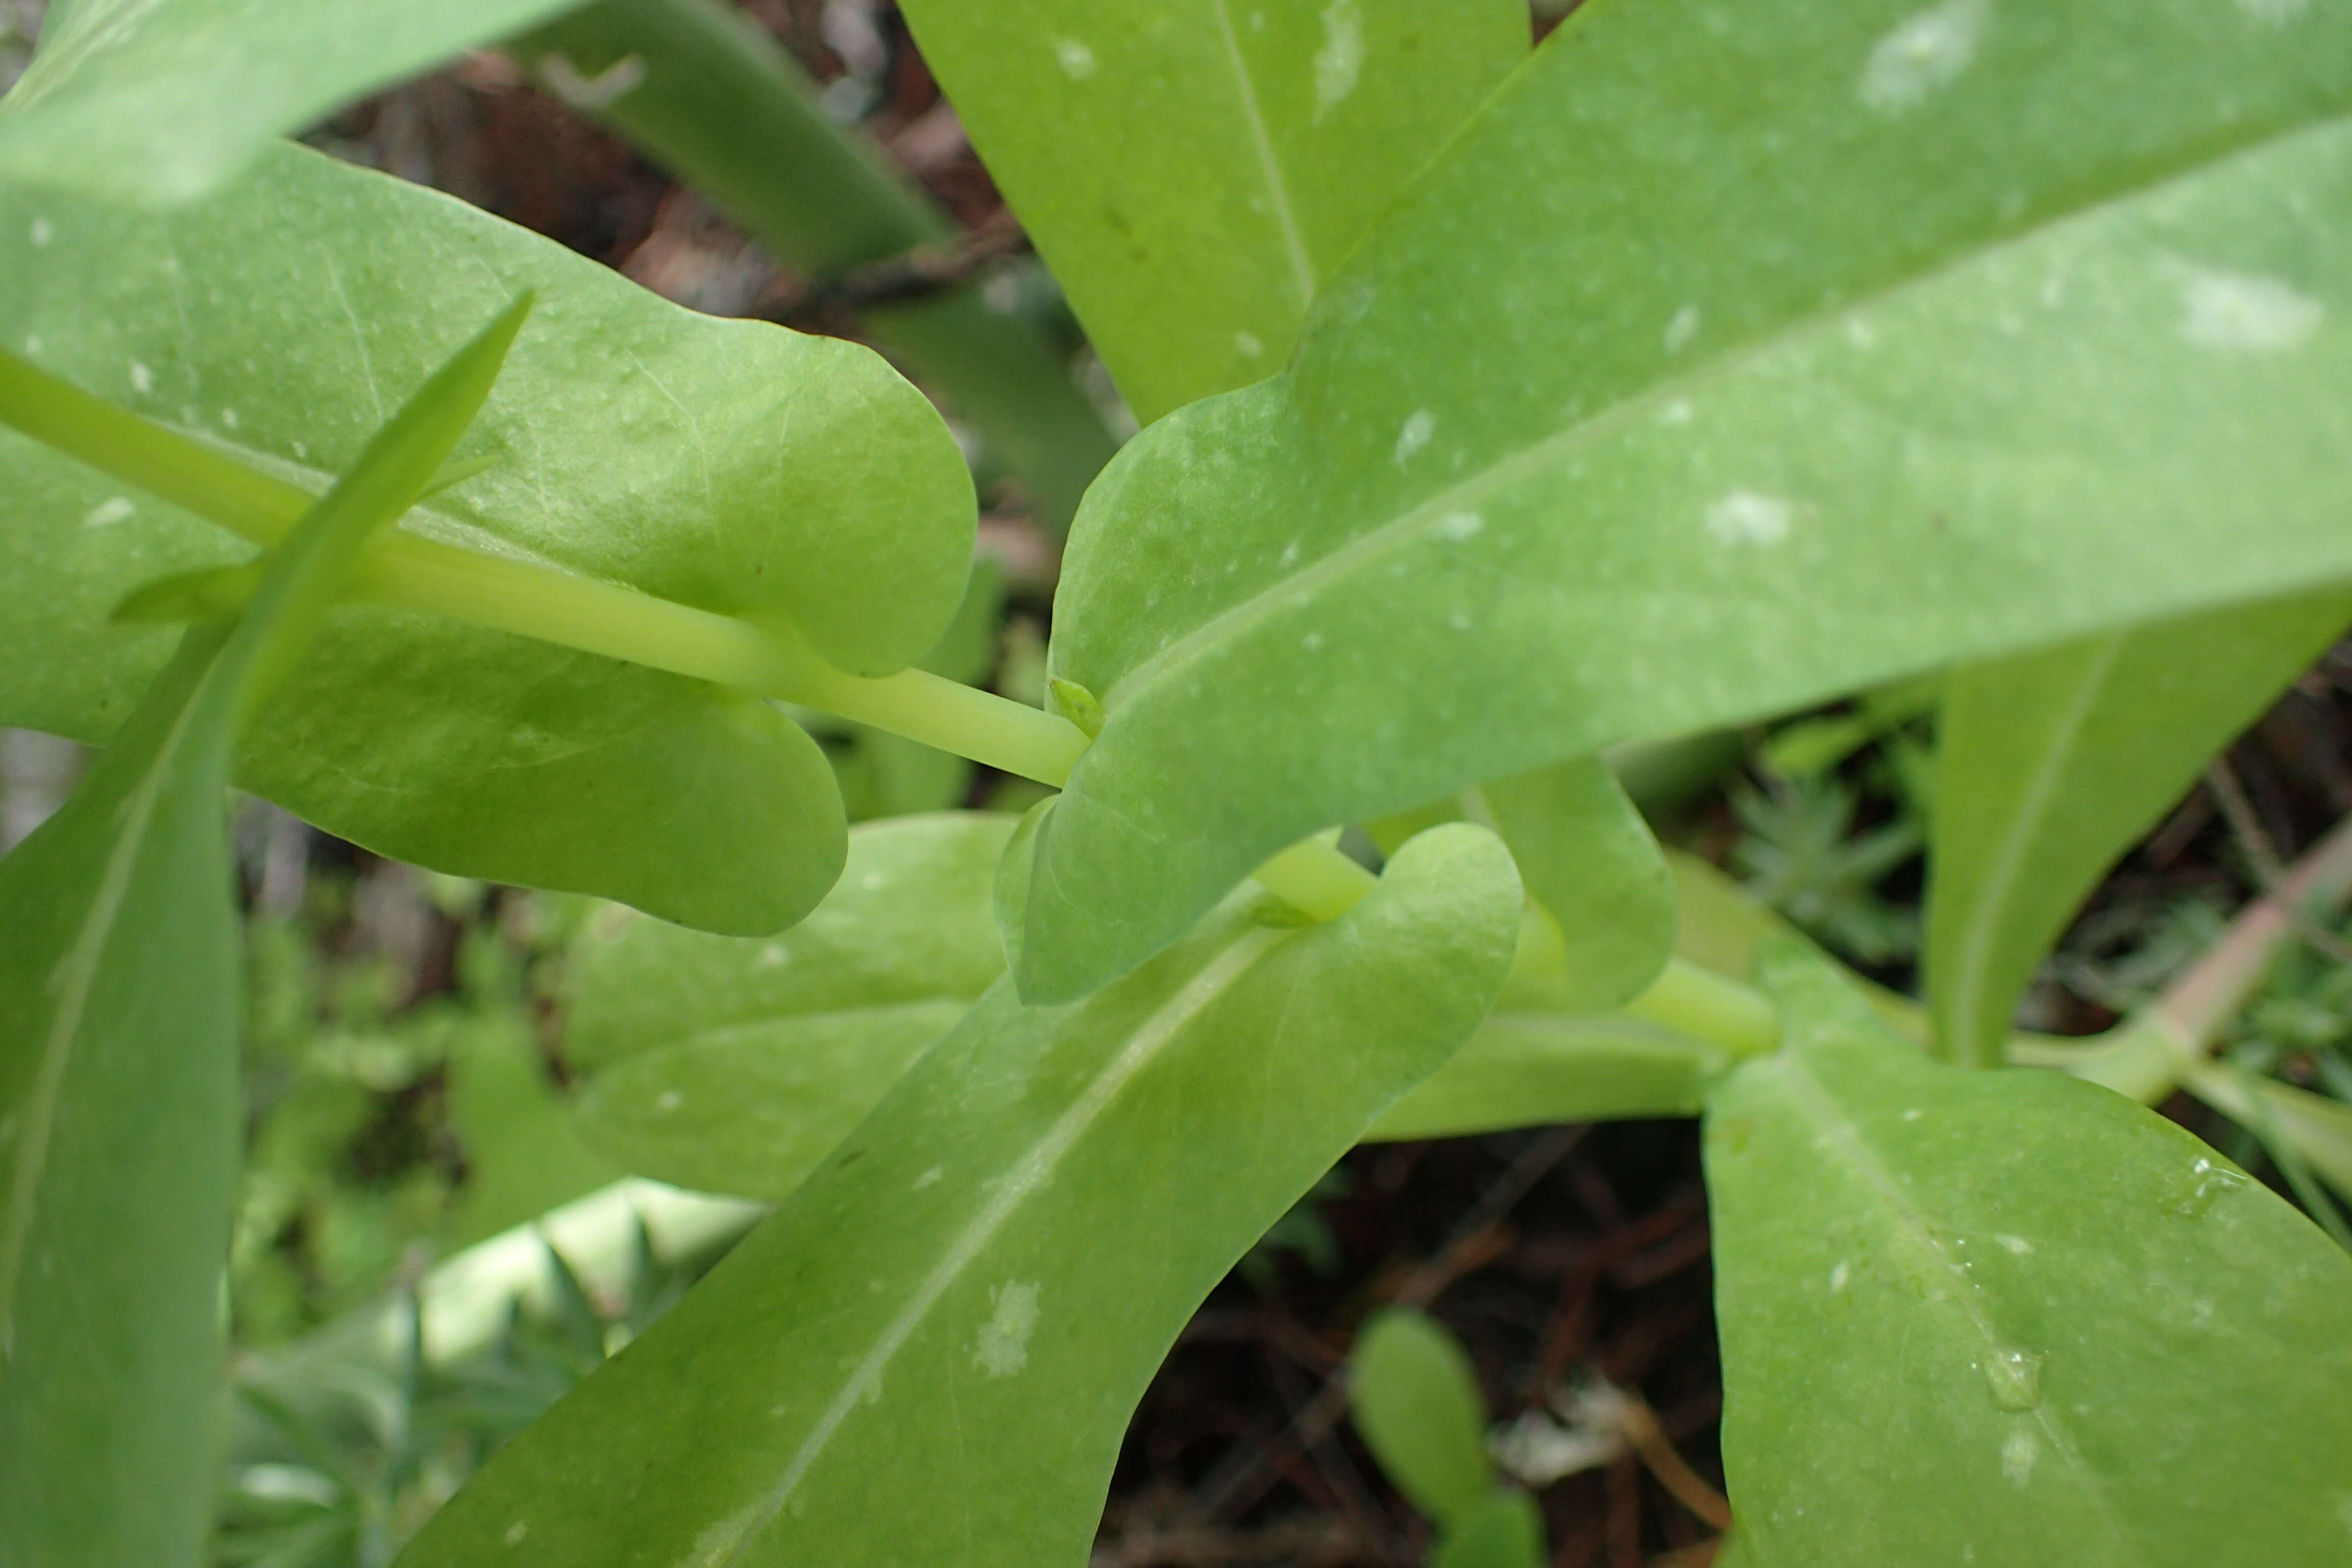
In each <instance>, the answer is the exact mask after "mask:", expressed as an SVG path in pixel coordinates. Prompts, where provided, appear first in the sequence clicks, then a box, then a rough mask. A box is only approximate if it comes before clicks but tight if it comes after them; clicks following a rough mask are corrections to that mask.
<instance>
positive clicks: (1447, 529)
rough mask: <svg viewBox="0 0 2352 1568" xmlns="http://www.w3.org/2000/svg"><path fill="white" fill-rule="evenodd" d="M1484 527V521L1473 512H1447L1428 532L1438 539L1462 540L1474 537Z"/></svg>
mask: <svg viewBox="0 0 2352 1568" xmlns="http://www.w3.org/2000/svg"><path fill="white" fill-rule="evenodd" d="M1485 527H1486V519H1485V518H1483V517H1480V516H1479V515H1478V514H1477V513H1476V512H1475V511H1449V512H1447V513H1446V514H1445V515H1444V517H1441V518H1439V519H1438V520H1437V526H1436V527H1435V528H1433V529H1432V530H1431V532H1432V533H1434V534H1435V535H1436V536H1437V537H1438V538H1440V539H1453V540H1462V539H1469V538H1472V537H1474V536H1475V534H1477V532H1478V531H1480V530H1481V529H1483V528H1485Z"/></svg>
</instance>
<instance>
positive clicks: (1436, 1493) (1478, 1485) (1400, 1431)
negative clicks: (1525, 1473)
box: [1348, 1307, 1495, 1526]
mask: <svg viewBox="0 0 2352 1568" xmlns="http://www.w3.org/2000/svg"><path fill="white" fill-rule="evenodd" d="M1348 1405H1349V1411H1350V1413H1351V1414H1352V1415H1354V1417H1355V1422H1356V1430H1357V1431H1358V1432H1359V1433H1360V1434H1361V1435H1362V1436H1363V1439H1364V1445H1365V1447H1369V1448H1370V1449H1371V1451H1372V1455H1373V1457H1374V1458H1377V1459H1379V1460H1380V1462H1381V1469H1383V1470H1385V1471H1387V1472H1388V1477H1389V1479H1390V1480H1391V1481H1393V1482H1394V1483H1395V1484H1396V1489H1397V1490H1399V1491H1401V1492H1402V1493H1403V1494H1404V1495H1405V1496H1406V1497H1407V1498H1409V1499H1411V1500H1412V1506H1413V1507H1415V1508H1417V1509H1419V1510H1421V1511H1422V1512H1423V1513H1425V1514H1427V1515H1428V1516H1429V1517H1430V1518H1432V1519H1433V1520H1435V1521H1437V1522H1438V1523H1439V1524H1441V1525H1446V1526H1453V1525H1466V1524H1467V1523H1468V1522H1469V1521H1470V1519H1471V1516H1472V1515H1474V1514H1475V1512H1476V1511H1477V1510H1478V1508H1479V1505H1480V1504H1482V1503H1484V1502H1485V1501H1486V1499H1487V1496H1488V1494H1490V1493H1491V1492H1493V1490H1494V1489H1495V1468H1494V1466H1493V1465H1491V1464H1489V1463H1488V1462H1487V1459H1486V1396H1485V1395H1484V1394H1480V1393H1479V1392H1478V1377H1477V1373H1475V1371H1473V1370H1472V1368H1471V1365H1470V1357H1469V1356H1468V1355H1467V1354H1466V1353H1465V1352H1464V1351H1463V1349H1462V1345H1461V1342H1459V1341H1458V1340H1456V1339H1455V1338H1454V1336H1453V1335H1452V1334H1450V1333H1447V1332H1446V1331H1445V1330H1444V1328H1442V1327H1441V1326H1439V1325H1438V1324H1437V1323H1436V1322H1435V1321H1433V1320H1432V1319H1430V1318H1429V1317H1428V1316H1427V1315H1426V1314H1425V1313H1422V1312H1418V1311H1415V1310H1412V1308H1410V1307H1390V1308H1386V1309H1383V1310H1381V1311H1379V1312H1377V1313H1375V1314H1373V1316H1372V1318H1371V1320H1370V1321H1369V1322H1367V1323H1366V1324H1365V1325H1364V1330H1363V1332H1362V1333H1360V1334H1359V1335H1358V1336H1357V1338H1356V1348H1355V1349H1354V1351H1352V1352H1350V1353H1349V1357H1348Z"/></svg>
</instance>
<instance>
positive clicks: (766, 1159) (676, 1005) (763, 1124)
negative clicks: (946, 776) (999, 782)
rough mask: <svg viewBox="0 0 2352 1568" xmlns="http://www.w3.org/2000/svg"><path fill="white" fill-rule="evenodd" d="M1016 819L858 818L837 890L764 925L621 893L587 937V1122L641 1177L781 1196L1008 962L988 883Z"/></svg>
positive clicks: (582, 1019) (580, 996) (607, 1149)
mask: <svg viewBox="0 0 2352 1568" xmlns="http://www.w3.org/2000/svg"><path fill="white" fill-rule="evenodd" d="M1015 820H1016V819H1015V818H1013V817H1011V816H998V815H991V814H987V813H982V812H961V813H951V814H943V815H940V816H903V817H894V818H890V819H888V820H887V821H882V822H874V823H868V824H866V825H864V826H859V827H856V828H853V829H852V830H851V831H850V835H849V859H848V863H847V865H846V866H845V868H844V869H843V871H842V876H841V880H840V881H839V882H838V883H836V884H835V887H834V889H833V891H832V892H831V893H830V894H828V895H827V896H826V898H825V900H824V902H823V903H821V904H819V905H818V906H817V907H816V910H815V911H814V913H812V914H811V915H810V916H809V917H808V919H806V920H804V921H802V922H801V923H800V924H799V925H797V926H795V927H793V929H792V930H791V931H786V932H784V933H783V934H782V935H781V936H777V937H773V938H771V939H768V940H766V941H746V940H743V939H740V938H734V937H721V936H711V935H708V934H706V933H703V932H699V931H684V930H680V929H679V928H678V927H676V926H670V925H664V924H662V923H660V922H658V921H650V920H645V919H641V918H635V917H630V916H628V915H627V913H626V911H624V910H614V911H613V916H612V918H610V919H607V920H605V921H600V922H599V924H598V926H596V927H593V928H592V934H591V935H590V936H589V937H588V938H587V939H585V943H584V945H583V947H582V948H581V949H579V950H577V958H576V962H577V963H579V964H580V965H581V971H582V973H581V978H580V980H579V981H578V982H577V986H576V992H575V999H574V1001H573V1004H572V1015H571V1021H570V1024H569V1026H568V1028H567V1030H566V1044H567V1047H568V1049H569V1051H570V1053H571V1058H572V1065H573V1067H574V1068H575V1069H576V1070H579V1071H581V1072H583V1074H585V1075H586V1077H587V1082H586V1085H585V1087H584V1088H583V1089H582V1091H581V1093H580V1096H579V1099H578V1100H577V1101H576V1102H575V1110H576V1113H577V1116H578V1119H579V1125H580V1130H581V1134H582V1136H583V1138H584V1139H586V1140H587V1142H589V1144H590V1145H591V1146H592V1147H593V1148H596V1149H598V1150H601V1151H602V1152H604V1153H605V1154H607V1155H608V1156H610V1157H611V1158H613V1159H614V1160H618V1161H619V1162H621V1163H623V1164H625V1166H627V1167H628V1168H629V1169H630V1170H632V1171H635V1172H637V1173H640V1174H642V1175H648V1176H657V1177H659V1178H661V1179H662V1180H664V1181H667V1182H675V1183H677V1184H679V1185H681V1186H688V1187H694V1188H698V1189H701V1190H703V1191H707V1192H721V1193H740V1194H744V1195H746V1196H750V1197H761V1198H768V1199H771V1200H775V1199H781V1198H782V1197H783V1196H784V1195H785V1194H788V1193H790V1192H791V1191H792V1190H793V1188H794V1187H796V1186H798V1185H799V1184H800V1183H801V1180H802V1178H803V1177H804V1176H806V1175H807V1174H808V1173H809V1172H810V1171H811V1170H813V1169H814V1167H815V1166H816V1164H817V1163H818V1162H820V1161H822V1160H823V1159H824V1157H825V1155H827V1154H828V1153H830V1152H833V1150H834V1148H835V1145H837V1144H838V1143H840V1142H841V1141H842V1139H843V1138H845V1137H846V1136H848V1133H849V1131H850V1129H851V1128H853V1127H855V1126H856V1125H857V1123H858V1121H860V1120H861V1119H863V1118H864V1116H865V1115H866V1112H867V1111H868V1110H872V1109H873V1108H874V1105H875V1103H876V1102H877V1101H878V1100H881V1098H882V1096H883V1095H884V1093H885V1092H887V1090H888V1089H889V1087H890V1086H891V1084H893V1083H895V1082H896V1081H898V1077H899V1075H900V1074H901V1073H903V1072H904V1071H905V1070H906V1068H907V1066H908V1063H909V1062H911V1061H912V1060H913V1059H914V1058H915V1057H916V1055H917V1054H918V1053H919V1052H920V1051H921V1050H922V1049H923V1047H926V1046H929V1045H930V1044H931V1043H932V1042H933V1041H935V1040H937V1039H939V1038H940V1037H941V1036H943V1035H945V1034H946V1033H947V1032H948V1031H949V1030H950V1028H952V1027H954V1026H955V1025H956V1023H957V1022H958V1021H959V1020H960V1019H961V1018H962V1016H964V1014H966V1013H967V1012H969V1011H971V1005H972V1004H973V1003H975V1002H977V1001H978V1000H979V999H980V997H981V995H982V993H984V992H985V991H987V989H988V988H989V987H990V986H991V985H992V984H995V983H996V981H997V979H998V977H999V976H1001V975H1002V974H1003V973H1004V958H1003V952H1002V950H1001V949H1000V948H999V947H998V945H997V942H996V931H995V927H994V925H993V923H992V920H991V916H990V901H989V900H990V886H991V879H992V876H993V875H994V873H995V869H996V863H997V859H998V858H999V857H1000V856H1001V855H1002V854H1003V850H1004V843H1005V840H1006V839H1007V838H1009V837H1011V836H1012V833H1013V824H1014V821H1015Z"/></svg>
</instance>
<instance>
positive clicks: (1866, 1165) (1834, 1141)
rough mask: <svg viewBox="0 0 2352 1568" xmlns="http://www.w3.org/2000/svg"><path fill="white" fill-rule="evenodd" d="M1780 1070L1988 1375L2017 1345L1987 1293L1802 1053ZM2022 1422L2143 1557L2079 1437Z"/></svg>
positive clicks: (2046, 1418)
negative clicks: (2002, 1328) (1950, 1307)
mask: <svg viewBox="0 0 2352 1568" xmlns="http://www.w3.org/2000/svg"><path fill="white" fill-rule="evenodd" d="M1773 1065H1774V1066H1775V1067H1776V1068H1779V1069H1780V1080H1781V1082H1782V1083H1783V1084H1784V1085H1785V1086H1786V1088H1787V1089H1788V1091H1789V1099H1790V1102H1791V1103H1792V1104H1793V1105H1794V1106H1795V1107H1796V1109H1797V1110H1798V1112H1799V1113H1800V1114H1801V1115H1802V1116H1803V1117H1804V1118H1805V1119H1806V1120H1807V1121H1810V1122H1811V1124H1812V1125H1813V1127H1814V1128H1815V1130H1816V1131H1819V1132H1820V1133H1821V1135H1822V1138H1823V1139H1825V1140H1826V1141H1827V1147H1828V1148H1830V1149H1832V1150H1834V1151H1835V1152H1836V1153H1837V1154H1838V1156H1839V1157H1840V1158H1841V1159H1842V1161H1843V1163H1844V1164H1845V1165H1846V1167H1847V1169H1848V1170H1850V1171H1851V1172H1852V1173H1853V1175H1854V1177H1855V1179H1856V1180H1857V1181H1858V1182H1859V1183H1860V1184H1861V1185H1862V1186H1863V1187H1864V1188H1865V1189H1867V1191H1868V1194H1869V1195H1870V1196H1871V1197H1873V1198H1875V1199H1876V1200H1877V1201H1878V1204H1879V1205H1880V1208H1881V1211H1882V1212H1883V1213H1885V1215H1886V1216H1887V1217H1888V1219H1889V1220H1890V1221H1891V1228H1892V1229H1893V1231H1894V1233H1895V1237H1896V1239H1897V1240H1898V1241H1899V1242H1900V1243H1901V1244H1902V1245H1903V1246H1904V1247H1906V1249H1907V1250H1909V1251H1910V1252H1911V1253H1912V1255H1913V1256H1914V1257H1915V1258H1918V1259H1919V1260H1921V1261H1922V1262H1924V1263H1926V1264H1927V1266H1928V1267H1929V1268H1933V1269H1934V1270H1936V1271H1937V1272H1938V1273H1940V1274H1941V1275H1942V1276H1943V1277H1944V1279H1946V1280H1947V1281H1948V1283H1949V1284H1950V1286H1951V1288H1952V1289H1951V1296H1952V1299H1953V1300H1956V1301H1957V1302H1958V1304H1959V1307H1960V1310H1962V1311H1963V1312H1964V1313H1965V1314H1966V1315H1967V1317H1968V1319H1969V1325H1970V1326H1971V1327H1973V1328H1974V1329H1975V1330H1976V1332H1977V1336H1978V1338H1979V1341H1980V1342H1982V1344H1983V1350H1982V1351H1981V1352H1980V1354H1979V1361H1978V1363H1977V1365H1978V1368H1979V1371H1981V1370H1983V1368H1984V1367H1985V1366H1986V1365H1988V1364H1990V1362H1991V1360H1992V1358H1994V1357H1995V1356H1998V1355H2000V1354H2001V1353H2002V1352H2005V1351H2007V1350H2009V1349H2010V1348H2011V1341H2009V1340H2006V1339H2004V1338H2003V1337H2002V1336H2001V1335H2000V1332H1999V1331H1996V1330H1995V1328H1994V1327H1993V1322H1992V1318H1991V1315H1990V1312H1989V1311H1988V1310H1987V1303H1986V1300H1985V1296H1984V1289H1983V1287H1981V1286H1979V1284H1978V1283H1977V1282H1976V1280H1975V1279H1973V1278H1971V1277H1970V1276H1969V1273H1968V1271H1967V1270H1966V1269H1965V1268H1962V1267H1961V1266H1960V1263H1959V1261H1958V1259H1957V1258H1954V1257H1953V1256H1952V1255H1951V1254H1950V1253H1949V1252H1948V1251H1946V1250H1945V1248H1944V1247H1943V1245H1942V1243H1940V1242H1938V1241H1937V1239H1936V1233H1935V1227H1934V1226H1932V1225H1930V1224H1929V1223H1928V1220H1927V1215H1924V1214H1922V1213H1921V1212H1920V1210H1919V1209H1918V1207H1917V1205H1915V1204H1913V1203H1912V1201H1911V1197H1910V1194H1908V1193H1906V1192H1905V1191H1904V1189H1903V1185H1902V1184H1901V1183H1900V1182H1899V1181H1897V1180H1896V1178H1895V1173H1894V1172H1892V1171H1890V1170H1888V1169H1887V1168H1886V1165H1885V1162H1883V1161H1882V1160H1880V1159H1879V1157H1878V1154H1877V1152H1876V1151H1875V1150H1874V1149H1873V1148H1871V1146H1870V1145H1869V1143H1868V1142H1865V1141H1864V1138H1863V1136H1862V1130H1861V1129H1860V1128H1859V1127H1858V1126H1856V1125H1855V1123H1854V1121H1853V1118H1852V1117H1851V1116H1849V1115H1847V1114H1846V1112H1845V1110H1844V1108H1843V1107H1842V1106H1841V1105H1840V1104H1839V1103H1838V1101H1837V1100H1836V1097H1835V1096H1834V1095H1832V1093H1831V1092H1830V1089H1829V1087H1828V1086H1827V1085H1826V1084H1824V1083H1822V1080H1821V1079H1819V1078H1818V1077H1816V1076H1815V1075H1814V1073H1813V1070H1812V1068H1811V1065H1810V1064H1808V1063H1807V1062H1806V1060H1805V1058H1804V1053H1803V1050H1802V1048H1801V1047H1800V1048H1798V1049H1794V1050H1790V1051H1785V1052H1783V1053H1782V1054H1781V1055H1780V1057H1778V1058H1774V1061H1773ZM2018 1414H2019V1415H2021V1417H2023V1418H2029V1419H2031V1420H2032V1422H2033V1423H2034V1425H2035V1426H2037V1427H2039V1428H2040V1429H2041V1432H2042V1436H2043V1438H2044V1439H2045V1440H2046V1441H2047V1442H2048V1443H2049V1445H2050V1447H2051V1448H2052V1450H2053V1452H2054V1453H2056V1455H2057V1456H2058V1458H2060V1459H2061V1460H2063V1462H2064V1464H2065V1466H2066V1468H2067V1469H2068V1471H2069V1472H2070V1473H2071V1474H2072V1475H2073V1477H2074V1480H2075V1483H2076V1485H2077V1486H2079V1487H2080V1488H2081V1489H2082V1491H2083V1494H2084V1496H2085V1497H2087V1498H2088V1499H2089V1500H2091V1503H2092V1505H2093V1507H2094V1508H2095V1510H2096V1511H2097V1513H2098V1516H2099V1521H2100V1523H2101V1524H2102V1525H2104V1526H2105V1529H2106V1531H2107V1533H2108V1535H2109V1536H2110V1537H2111V1538H2112V1539H2113V1540H2114V1541H2115V1542H2116V1545H2118V1546H2119V1547H2122V1548H2123V1549H2124V1550H2125V1551H2126V1552H2130V1553H2131V1554H2133V1555H2134V1556H2138V1555H2140V1552H2139V1545H2138V1542H2137V1541H2135V1540H2134V1539H2133V1538H2132V1536H2131V1535H2130V1534H2129V1533H2128V1532H2127V1531H2126V1530H2125V1529H2124V1525H2123V1519H2122V1515H2121V1514H2120V1513H2119V1512H2118V1510H2116V1505H2115V1500H2114V1499H2113V1498H2111V1497H2109V1496H2108V1495H2107V1489H2106V1488H2105V1485H2103V1484H2102V1483H2101V1482H2100V1480H2099V1478H2098V1477H2097V1476H2096V1475H2095V1473H2093V1471H2092V1470H2091V1468H2090V1466H2089V1465H2088V1464H2087V1463H2086V1462H2085V1461H2084V1458H2083V1453H2082V1449H2081V1448H2080V1447H2077V1446H2076V1444H2075V1442H2074V1435H2073V1433H2071V1432H2070V1431H2068V1430H2067V1429H2066V1427H2065V1425H2064V1424H2063V1422H2062V1421H2060V1420H2059V1418H2058V1415H2057V1413H2056V1412H2055V1411H2054V1410H2053V1408H2052V1405H2051V1402H2050V1401H2049V1400H2046V1399H2045V1400H2042V1401H2041V1402H2039V1403H2037V1404H2036V1405H2034V1406H2033V1408H2032V1410H2031V1411H2030V1412H2019V1413H2018Z"/></svg>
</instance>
